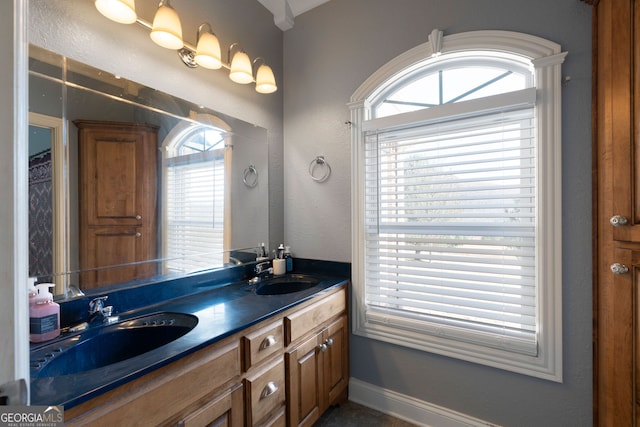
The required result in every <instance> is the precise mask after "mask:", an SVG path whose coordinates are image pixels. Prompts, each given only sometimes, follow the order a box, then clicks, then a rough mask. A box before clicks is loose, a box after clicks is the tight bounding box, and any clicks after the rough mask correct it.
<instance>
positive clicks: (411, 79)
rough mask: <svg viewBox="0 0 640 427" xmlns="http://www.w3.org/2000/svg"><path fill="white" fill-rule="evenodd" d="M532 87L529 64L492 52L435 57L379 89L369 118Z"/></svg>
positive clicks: (371, 101)
mask: <svg viewBox="0 0 640 427" xmlns="http://www.w3.org/2000/svg"><path fill="white" fill-rule="evenodd" d="M533 86H534V70H533V67H532V65H531V62H530V61H527V60H525V59H523V58H522V57H519V56H516V55H509V54H505V53H497V52H493V51H475V52H464V53H459V52H454V53H449V54H444V55H435V56H433V57H431V58H429V59H427V60H425V61H421V62H420V63H418V64H416V65H415V66H413V67H411V68H410V69H408V70H405V72H404V73H400V74H396V75H394V76H393V77H392V78H390V79H389V80H388V81H387V82H385V83H383V84H382V85H380V87H379V88H378V90H377V91H376V92H375V93H374V94H372V96H371V97H370V101H369V102H370V105H371V112H372V117H374V118H375V117H386V116H391V115H394V114H400V113H406V112H410V111H416V110H421V109H424V108H432V107H436V106H439V105H445V104H452V103H456V102H460V101H468V100H471V99H477V98H482V97H485V96H490V95H498V94H502V93H507V92H513V91H517V90H522V89H526V88H529V87H533Z"/></svg>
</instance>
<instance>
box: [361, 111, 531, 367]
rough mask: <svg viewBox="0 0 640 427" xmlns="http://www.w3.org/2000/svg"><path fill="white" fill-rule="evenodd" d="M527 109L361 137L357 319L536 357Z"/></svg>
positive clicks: (370, 132) (480, 115) (488, 113)
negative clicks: (361, 309) (361, 314)
mask: <svg viewBox="0 0 640 427" xmlns="http://www.w3.org/2000/svg"><path fill="white" fill-rule="evenodd" d="M534 124H535V123H534V108H533V105H528V106H524V107H523V106H518V108H517V109H514V110H511V111H502V112H496V111H493V110H492V111H489V112H485V113H479V114H478V115H476V116H473V117H469V116H465V117H463V118H459V119H455V120H450V121H444V122H441V123H438V122H437V121H436V122H433V121H430V122H429V123H428V124H424V123H423V124H415V123H414V124H410V125H406V126H394V127H393V128H392V129H388V130H385V129H381V130H380V129H378V130H372V131H368V132H366V133H365V138H364V143H365V150H364V176H365V182H364V186H365V188H364V193H365V194H364V196H365V205H364V221H365V226H364V230H365V242H364V252H365V253H364V279H365V280H364V282H365V304H366V314H365V315H366V318H367V321H369V322H373V323H380V324H385V325H393V326H395V327H398V328H402V329H407V330H416V331H420V332H422V333H428V334H433V335H437V336H441V337H447V338H451V339H455V340H459V341H463V342H470V343H479V344H482V345H484V346H490V347H494V348H499V349H503V350H508V351H513V352H517V353H522V354H527V355H536V353H537V332H536V277H535V272H536V268H535V266H536V241H535V239H536V172H535V167H536V147H535V130H534Z"/></svg>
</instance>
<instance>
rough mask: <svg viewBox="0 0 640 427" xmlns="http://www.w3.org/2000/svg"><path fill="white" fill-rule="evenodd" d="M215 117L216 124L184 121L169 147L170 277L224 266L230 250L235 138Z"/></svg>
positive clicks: (166, 246) (166, 239)
mask: <svg viewBox="0 0 640 427" xmlns="http://www.w3.org/2000/svg"><path fill="white" fill-rule="evenodd" d="M213 119H215V124H213V125H202V124H198V123H184V122H183V123H181V124H180V125H178V126H176V127H175V128H174V129H173V130H172V131H171V132H170V133H169V135H168V136H167V137H166V138H165V143H164V144H163V146H164V149H163V152H164V167H163V175H164V183H165V184H164V185H163V189H164V194H163V221H164V227H163V231H164V236H163V239H162V240H163V258H164V259H165V264H164V272H165V273H188V272H193V271H199V270H204V269H208V268H213V267H219V266H222V265H223V261H224V255H223V251H224V250H225V249H228V239H229V236H227V233H228V232H225V230H228V227H226V226H225V224H226V223H228V222H229V220H230V218H229V215H228V208H227V207H228V197H229V191H228V188H229V179H228V174H229V173H230V165H231V153H232V150H231V147H232V145H231V136H230V132H229V131H230V129H229V128H228V126H227V125H226V124H225V123H224V122H222V121H220V120H219V119H217V118H213ZM207 122H211V120H208V121H207Z"/></svg>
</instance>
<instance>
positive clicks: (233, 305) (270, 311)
mask: <svg viewBox="0 0 640 427" xmlns="http://www.w3.org/2000/svg"><path fill="white" fill-rule="evenodd" d="M295 265H296V269H295V270H294V272H293V273H298V274H307V275H313V276H314V278H317V279H318V280H319V283H318V284H317V285H315V286H313V287H311V288H309V289H306V290H303V291H299V292H294V293H290V294H282V295H256V294H255V292H253V291H252V290H251V288H250V287H249V286H248V283H247V281H246V277H242V278H241V280H239V281H238V280H235V281H231V282H229V280H234V279H237V277H235V278H230V277H226V276H225V277H223V278H222V279H216V278H213V279H212V280H210V281H209V282H207V281H203V280H202V279H201V278H200V279H199V280H197V281H194V280H193V278H191V279H192V280H191V283H195V285H193V286H195V288H197V289H196V291H190V292H186V293H187V294H186V295H179V296H176V297H175V298H172V299H168V300H166V301H158V302H155V303H152V304H148V305H145V306H143V307H135V308H131V309H129V310H128V311H126V312H122V311H121V312H120V313H118V314H119V316H120V320H126V319H129V318H134V317H138V316H141V315H145V314H149V313H155V312H178V313H187V314H192V315H195V316H197V317H198V324H197V325H196V326H195V328H194V329H192V330H191V331H190V332H188V333H187V334H185V335H184V336H182V337H180V338H178V339H176V340H175V341H172V342H170V343H169V344H166V345H163V346H161V347H159V348H157V349H154V350H152V351H149V352H146V353H143V354H141V355H139V356H135V357H133V358H130V359H127V360H124V361H122V362H118V363H114V364H111V365H108V366H105V367H102V368H98V369H93V370H89V371H85V372H81V373H77V374H72V375H61V376H56V377H45V378H37V377H35V376H36V375H37V372H35V371H33V372H32V378H31V404H32V405H64V406H65V408H67V409H68V408H70V407H73V406H76V405H78V404H80V403H82V402H85V401H87V400H89V399H91V398H93V397H96V396H98V395H100V394H102V393H104V392H106V391H108V390H111V389H113V388H115V387H117V386H119V385H121V384H124V383H126V382H128V381H131V380H133V379H135V378H138V377H140V376H142V375H144V374H146V373H148V372H151V371H153V370H155V369H158V368H160V367H162V366H165V365H167V364H169V363H171V362H173V361H176V360H178V359H180V358H182V357H184V356H186V355H188V354H191V353H193V352H195V351H197V350H199V349H202V348H203V347H206V346H208V345H211V344H214V343H216V342H218V341H220V340H222V339H224V338H226V337H228V336H231V335H233V334H235V333H237V332H239V331H241V330H243V329H245V328H247V327H249V326H252V325H254V324H256V323H259V322H261V321H263V320H266V319H268V318H270V317H271V316H274V315H276V314H278V313H281V312H283V311H285V310H287V309H289V308H291V307H294V306H296V305H298V304H300V303H302V302H304V301H307V300H309V299H311V298H313V297H314V296H317V295H320V294H322V293H324V292H327V291H328V290H330V289H332V288H334V287H337V286H340V285H342V284H344V283H346V281H347V280H348V279H349V277H350V265H349V264H344V263H334V262H325V261H310V260H307V261H305V260H297V262H296V264H295ZM193 286H192V287H193ZM150 290H151V289H150ZM121 292H122V293H123V294H124V295H126V292H127V291H121ZM137 292H138V293H139V292H141V290H140V289H137ZM119 297H120V301H124V299H123V295H119ZM142 300H143V301H146V302H151V301H153V299H144V298H143V299H142ZM83 304H86V302H85V301H83ZM84 306H85V307H86V305H84ZM114 306H115V307H116V308H117V307H118V305H117V303H114ZM130 307H131V306H127V309H128V308H130ZM69 309H70V310H72V307H71V306H70V307H69ZM63 311H65V310H64V308H63ZM71 317H73V316H71ZM62 338H65V337H60V339H62ZM60 339H58V340H54V341H52V342H49V343H44V344H42V345H32V347H31V354H32V360H33V358H34V355H37V354H38V353H42V352H43V351H46V349H47V348H48V347H50V346H51V345H52V344H55V343H56V341H59V340H60ZM36 357H37V356H36Z"/></svg>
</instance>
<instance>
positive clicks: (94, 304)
mask: <svg viewBox="0 0 640 427" xmlns="http://www.w3.org/2000/svg"><path fill="white" fill-rule="evenodd" d="M107 299H109V296H108V295H105V296H103V297H98V298H94V299H92V300H91V301H90V302H89V313H97V312H99V311H102V310H103V309H104V302H105V301H106V300H107Z"/></svg>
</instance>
